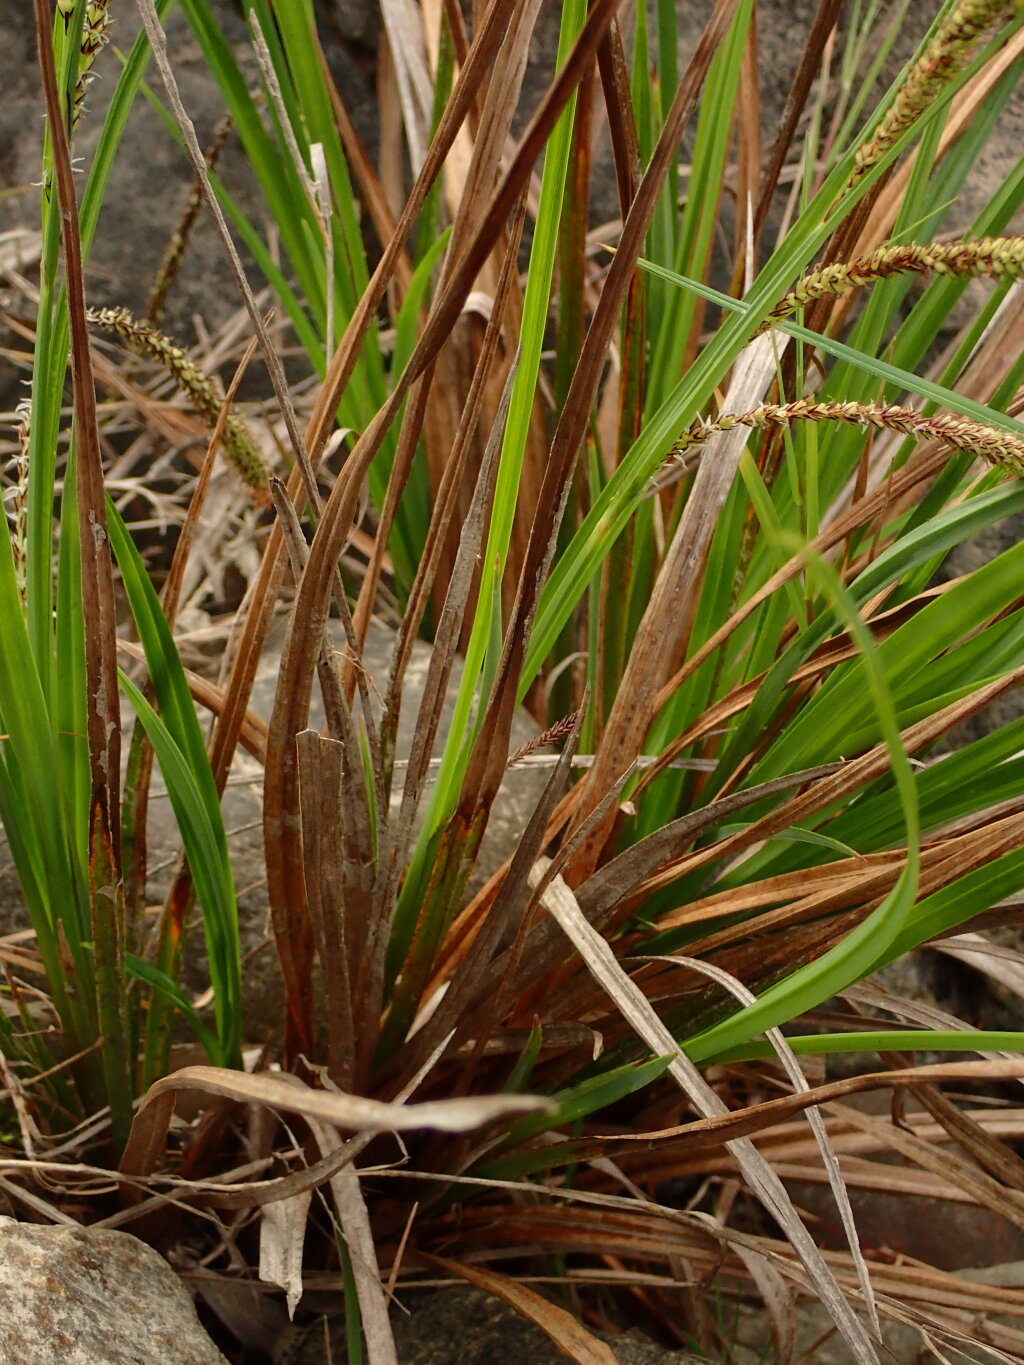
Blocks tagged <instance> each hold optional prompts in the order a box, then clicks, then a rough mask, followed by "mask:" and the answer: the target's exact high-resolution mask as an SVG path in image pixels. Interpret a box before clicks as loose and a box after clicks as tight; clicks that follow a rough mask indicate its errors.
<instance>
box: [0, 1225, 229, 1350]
mask: <svg viewBox="0 0 1024 1365" xmlns="http://www.w3.org/2000/svg"><path fill="white" fill-rule="evenodd" d="M150 1361H152V1362H159V1365H227V1362H226V1360H225V1358H224V1356H222V1355H221V1353H220V1351H218V1350H217V1348H216V1346H214V1344H213V1342H212V1341H211V1340H210V1338H209V1337H208V1336H207V1335H206V1333H205V1332H204V1331H203V1329H202V1327H201V1326H200V1324H199V1319H198V1318H197V1317H196V1312H195V1309H194V1308H193V1306H192V1300H191V1298H190V1297H189V1293H188V1290H187V1289H186V1288H185V1286H184V1285H183V1284H182V1283H181V1281H180V1280H179V1279H178V1277H177V1275H176V1274H175V1273H174V1271H173V1270H172V1269H171V1267H170V1266H169V1265H168V1264H167V1262H166V1261H165V1260H164V1259H163V1258H162V1257H161V1256H159V1255H158V1254H157V1253H156V1252H155V1251H153V1249H152V1248H151V1247H148V1246H145V1245H144V1244H143V1243H142V1242H140V1241H138V1240H137V1239H136V1238H135V1237H131V1236H129V1235H128V1233H125V1232H112V1231H110V1230H108V1229H105V1228H80V1227H40V1226H38V1225H37V1224H35V1223H18V1222H15V1220H14V1219H13V1218H0V1365H140V1362H150Z"/></svg>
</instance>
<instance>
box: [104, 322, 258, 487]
mask: <svg viewBox="0 0 1024 1365" xmlns="http://www.w3.org/2000/svg"><path fill="white" fill-rule="evenodd" d="M87 318H88V321H89V323H90V325H91V326H93V327H100V328H102V329H103V330H104V331H107V332H114V333H115V334H116V335H117V336H119V337H120V338H121V339H122V341H125V342H127V343H128V345H129V346H131V347H132V348H133V349H134V350H136V351H141V352H142V353H143V354H144V355H148V356H150V357H151V358H152V359H154V360H156V361H158V362H159V363H160V364H161V365H163V367H164V369H166V370H167V372H168V373H169V374H170V375H171V376H172V377H173V378H174V381H175V383H176V384H177V385H178V387H179V388H181V389H183V390H184V391H185V392H186V393H187V394H188V396H189V398H190V399H191V400H192V403H193V405H194V406H195V408H196V411H197V412H198V413H199V415H200V417H201V418H202V419H203V421H204V422H205V423H206V425H207V426H208V427H209V428H210V430H211V431H212V430H213V428H214V427H215V426H216V424H217V421H218V419H219V418H220V412H221V406H222V404H221V400H220V398H219V397H218V396H217V392H216V390H215V389H214V387H213V385H212V384H211V383H210V380H209V379H208V378H207V376H206V375H205V374H203V372H202V371H201V370H200V369H199V367H198V366H197V365H196V363H195V361H194V360H193V359H192V358H191V356H189V355H188V354H187V353H186V352H185V351H183V350H182V349H181V347H180V346H175V344H174V343H173V341H171V340H170V338H169V337H167V336H165V335H164V334H163V332H159V331H157V329H156V328H155V327H153V326H151V325H150V324H149V323H148V322H140V321H139V320H138V319H137V318H133V317H132V315H131V313H129V311H128V309H127V308H90V309H89V311H88V314H87ZM221 442H222V444H223V447H224V454H225V456H226V457H227V460H228V462H229V463H230V464H231V465H232V466H233V467H234V469H235V471H236V473H237V474H238V476H239V478H240V479H241V480H242V482H243V483H244V484H245V485H246V487H248V488H250V489H252V490H253V492H254V493H256V494H257V496H258V498H259V500H260V501H261V502H266V501H267V500H268V497H269V494H268V489H269V481H270V475H269V473H268V470H267V466H266V464H265V462H264V460H263V456H262V455H261V454H260V452H259V450H258V449H257V447H256V443H255V441H254V440H253V437H252V435H251V433H250V432H249V430H248V428H247V427H246V425H245V423H244V422H243V421H242V419H241V418H240V417H239V416H237V414H235V413H233V412H229V413H228V415H227V418H226V420H225V422H224V426H223V430H222V435H221Z"/></svg>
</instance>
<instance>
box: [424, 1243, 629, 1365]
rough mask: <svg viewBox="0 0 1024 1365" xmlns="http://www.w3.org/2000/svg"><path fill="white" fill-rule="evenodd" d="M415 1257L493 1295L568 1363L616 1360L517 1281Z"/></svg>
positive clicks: (611, 1363) (597, 1364)
mask: <svg viewBox="0 0 1024 1365" xmlns="http://www.w3.org/2000/svg"><path fill="white" fill-rule="evenodd" d="M417 1255H418V1257H419V1258H420V1259H421V1260H424V1261H426V1262H428V1264H430V1265H432V1266H435V1267H436V1268H437V1269H438V1270H443V1271H445V1272H447V1273H448V1274H450V1275H458V1276H459V1277H460V1278H461V1279H463V1280H468V1281H469V1283H470V1284H472V1285H475V1286H476V1287H477V1289H482V1290H483V1291H484V1293H485V1294H493V1295H494V1297H495V1298H496V1299H501V1300H502V1301H503V1302H504V1303H507V1304H508V1306H509V1307H510V1308H514V1309H515V1311H516V1312H517V1313H518V1314H519V1315H520V1316H521V1317H524V1318H527V1319H529V1321H530V1322H534V1323H536V1324H537V1326H538V1327H539V1328H540V1329H541V1331H543V1332H546V1333H547V1334H548V1336H549V1337H550V1338H551V1340H552V1341H553V1342H554V1343H555V1345H556V1346H557V1347H558V1348H559V1350H561V1351H564V1352H565V1354H566V1355H567V1356H568V1357H569V1359H570V1360H575V1361H578V1362H579V1365H615V1361H616V1359H617V1357H616V1355H615V1353H614V1352H613V1351H612V1348H611V1347H610V1346H609V1345H607V1343H606V1342H603V1341H601V1339H600V1338H599V1337H595V1336H594V1335H593V1334H592V1333H591V1332H588V1331H587V1330H586V1328H584V1327H583V1326H581V1324H580V1323H578V1322H577V1321H576V1319H575V1318H574V1317H573V1315H572V1314H571V1313H567V1312H566V1310H565V1309H564V1308H559V1307H558V1306H557V1305H556V1304H553V1303H551V1302H550V1301H549V1300H548V1299H545V1298H544V1297H542V1295H540V1294H538V1293H537V1292H536V1290H533V1289H528V1288H527V1287H526V1285H525V1284H520V1283H519V1282H518V1280H510V1279H509V1278H508V1276H507V1275H498V1274H496V1273H495V1272H494V1271H493V1270H483V1269H482V1268H481V1267H480V1266H478V1265H460V1264H459V1263H458V1262H456V1261H446V1260H444V1259H443V1258H442V1257H440V1256H428V1255H427V1254H426V1253H425V1252H418V1253H417Z"/></svg>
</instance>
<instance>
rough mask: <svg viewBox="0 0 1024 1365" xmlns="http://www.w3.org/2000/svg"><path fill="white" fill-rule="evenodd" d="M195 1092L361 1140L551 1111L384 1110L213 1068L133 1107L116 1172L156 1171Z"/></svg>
mask: <svg viewBox="0 0 1024 1365" xmlns="http://www.w3.org/2000/svg"><path fill="white" fill-rule="evenodd" d="M189 1090H199V1091H203V1092H205V1093H206V1094H208V1095H219V1096H221V1097H222V1098H224V1099H228V1100H236V1101H238V1102H239V1103H242V1104H264V1105H266V1106H267V1107H268V1108H270V1109H281V1110H283V1111H284V1112H286V1113H289V1114H302V1115H304V1116H305V1117H307V1118H310V1119H318V1120H320V1122H322V1123H327V1124H330V1125H331V1126H332V1127H335V1128H341V1129H345V1130H351V1131H355V1132H362V1133H405V1132H410V1131H411V1130H413V1129H417V1128H436V1129H438V1130H440V1131H441V1132H444V1133H464V1132H467V1131H469V1130H470V1129H472V1128H480V1127H482V1126H483V1125H484V1124H485V1123H491V1122H493V1121H494V1120H495V1119H501V1118H510V1117H511V1116H512V1115H520V1114H526V1113H535V1112H536V1111H538V1110H545V1109H547V1110H550V1109H552V1108H554V1105H553V1103H552V1101H551V1100H547V1099H543V1098H541V1097H540V1096H537V1095H488V1096H480V1097H474V1098H468V1097H467V1098H465V1099H452V1100H430V1101H427V1102H425V1103H423V1104H388V1103H386V1102H385V1101H383V1100H371V1099H364V1098H363V1097H362V1096H360V1095H346V1094H343V1093H341V1092H336V1093H330V1094H328V1093H327V1092H326V1091H323V1090H311V1089H309V1088H308V1087H304V1086H303V1087H300V1086H298V1085H296V1084H295V1081H294V1078H292V1077H286V1076H273V1075H259V1076H250V1075H247V1074H246V1073H245V1072H243V1071H229V1070H227V1069H225V1068H221V1067H214V1066H187V1067H184V1068H182V1070H181V1071H175V1072H173V1073H172V1074H171V1075H170V1076H165V1077H164V1079H163V1080H161V1081H157V1082H156V1084H155V1085H153V1086H151V1087H150V1089H149V1092H148V1094H147V1095H146V1097H145V1099H144V1100H143V1101H142V1103H141V1104H140V1106H139V1109H138V1112H137V1113H136V1115H135V1122H134V1123H133V1124H132V1131H131V1137H130V1138H129V1140H128V1145H127V1147H126V1148H125V1154H124V1158H123V1160H122V1163H121V1169H122V1170H123V1171H124V1172H125V1173H127V1174H131V1175H145V1174H148V1173H149V1172H150V1171H151V1170H152V1169H153V1167H154V1165H155V1163H156V1159H157V1156H158V1154H159V1153H160V1151H162V1149H163V1144H164V1139H165V1138H166V1135H167V1129H168V1126H169V1124H170V1121H171V1115H172V1114H173V1112H174V1104H175V1100H176V1098H177V1095H178V1093H179V1092H181V1091H189Z"/></svg>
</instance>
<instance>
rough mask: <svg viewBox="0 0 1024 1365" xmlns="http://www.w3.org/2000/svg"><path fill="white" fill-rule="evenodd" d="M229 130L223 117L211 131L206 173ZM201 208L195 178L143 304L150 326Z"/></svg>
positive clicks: (159, 315) (200, 188) (164, 301)
mask: <svg viewBox="0 0 1024 1365" xmlns="http://www.w3.org/2000/svg"><path fill="white" fill-rule="evenodd" d="M230 131H231V115H230V114H225V115H224V117H223V118H222V119H221V121H220V122H219V123H218V124H217V127H216V128H215V129H214V132H213V141H212V142H211V143H210V145H209V147H208V148H207V149H206V165H207V169H208V170H211V171H212V170H214V169H215V167H216V165H217V162H218V161H219V160H220V154H221V152H222V151H223V150H224V144H225V142H227V139H228V133H229V132H230ZM202 207H203V186H202V183H201V182H200V181H199V180H198V179H195V180H193V182H192V188H191V189H190V190H189V194H188V199H187V200H186V201H185V207H184V209H183V210H182V214H181V218H180V219H179V221H178V224H177V226H176V227H175V229H174V231H173V232H172V233H171V237H170V240H169V241H168V243H167V249H166V250H165V252H164V257H163V260H162V261H161V262H160V265H159V268H158V269H157V272H156V276H155V278H154V280H153V287H152V289H150V291H149V299H148V300H147V302H146V321H147V322H148V323H150V324H151V325H152V326H154V327H156V326H158V325H159V323H160V320H161V318H162V317H163V315H164V309H165V308H166V306H167V295H168V294H169V293H170V291H171V287H172V285H173V284H174V281H175V280H176V279H177V278H178V275H179V273H180V271H181V263H182V260H183V258H184V255H185V251H186V249H187V247H188V243H189V239H190V238H191V236H192V230H193V228H194V227H195V225H196V220H197V219H198V217H199V210H200V209H201V208H202Z"/></svg>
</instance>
